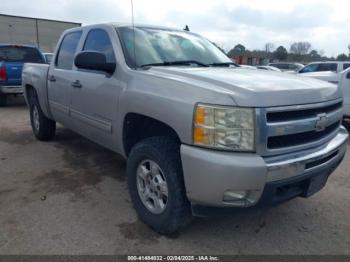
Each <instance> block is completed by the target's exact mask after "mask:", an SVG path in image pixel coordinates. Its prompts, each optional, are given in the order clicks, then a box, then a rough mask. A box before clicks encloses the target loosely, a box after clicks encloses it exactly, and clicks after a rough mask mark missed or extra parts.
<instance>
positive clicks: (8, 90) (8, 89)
mask: <svg viewBox="0 0 350 262" xmlns="http://www.w3.org/2000/svg"><path fill="white" fill-rule="evenodd" d="M0 93H2V94H7V95H12V94H23V89H22V86H0Z"/></svg>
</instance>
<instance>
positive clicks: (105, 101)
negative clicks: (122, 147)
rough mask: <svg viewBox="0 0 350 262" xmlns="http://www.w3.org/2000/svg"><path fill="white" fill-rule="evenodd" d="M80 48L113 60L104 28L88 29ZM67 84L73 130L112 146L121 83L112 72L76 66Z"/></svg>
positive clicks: (109, 60)
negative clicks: (70, 85) (70, 83)
mask: <svg viewBox="0 0 350 262" xmlns="http://www.w3.org/2000/svg"><path fill="white" fill-rule="evenodd" d="M82 50H83V51H97V52H102V53H104V54H105V55H106V58H107V62H111V63H112V62H113V63H115V60H116V59H115V53H114V50H113V46H112V44H111V40H110V37H109V35H108V33H107V31H105V30H104V29H100V28H96V29H91V30H90V31H89V32H88V35H87V37H86V40H85V43H84V45H83V48H82ZM72 80H73V84H72V87H71V106H70V114H71V118H72V120H73V124H74V129H75V130H76V131H77V132H79V133H81V134H82V135H84V136H86V137H88V138H89V139H91V140H93V141H95V142H97V143H99V144H102V145H104V146H106V147H109V148H112V145H113V144H114V143H113V137H114V138H115V136H113V131H114V128H113V125H114V123H115V120H116V118H117V110H118V108H117V105H118V97H119V93H120V91H121V86H120V85H119V84H118V83H119V81H118V79H117V78H116V74H111V75H109V74H106V73H104V72H96V71H92V70H82V69H77V71H75V74H74V79H72Z"/></svg>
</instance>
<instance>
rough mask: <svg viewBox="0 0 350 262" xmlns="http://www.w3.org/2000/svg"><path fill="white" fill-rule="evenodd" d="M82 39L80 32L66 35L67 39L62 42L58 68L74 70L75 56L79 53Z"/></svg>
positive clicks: (57, 60) (57, 63)
mask: <svg viewBox="0 0 350 262" xmlns="http://www.w3.org/2000/svg"><path fill="white" fill-rule="evenodd" d="M80 37H81V32H80V31H79V32H73V33H69V34H66V35H65V37H64V38H63V40H62V43H61V46H60V49H59V51H58V56H57V59H56V67H57V68H61V69H67V70H72V66H73V61H74V56H75V53H76V51H77V47H78V43H79V40H80Z"/></svg>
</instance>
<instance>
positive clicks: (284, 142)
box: [267, 122, 340, 149]
mask: <svg viewBox="0 0 350 262" xmlns="http://www.w3.org/2000/svg"><path fill="white" fill-rule="evenodd" d="M339 124H340V122H336V123H334V124H332V125H330V126H328V127H327V128H326V129H325V130H323V131H321V132H317V131H309V132H303V133H297V134H291V135H285V136H273V137H269V138H268V142H267V147H268V148H270V149H276V148H283V147H292V146H298V145H303V144H306V143H312V142H316V141H318V140H320V139H322V138H324V137H326V136H328V135H329V134H331V133H332V132H334V131H335V130H336V129H337V128H338V127H339Z"/></svg>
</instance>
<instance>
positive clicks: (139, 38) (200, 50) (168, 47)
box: [118, 27, 232, 67]
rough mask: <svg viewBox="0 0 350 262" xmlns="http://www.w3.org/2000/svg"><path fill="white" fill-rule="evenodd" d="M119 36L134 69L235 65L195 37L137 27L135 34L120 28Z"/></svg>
mask: <svg viewBox="0 0 350 262" xmlns="http://www.w3.org/2000/svg"><path fill="white" fill-rule="evenodd" d="M118 32H119V36H120V39H121V42H122V46H123V50H124V55H125V57H126V61H127V64H128V65H129V66H130V67H140V66H142V65H148V64H160V63H167V62H175V61H196V62H197V66H198V65H200V64H215V63H232V61H231V60H230V59H229V58H228V57H227V56H226V55H225V54H224V53H223V52H222V51H221V50H220V49H219V48H217V47H216V46H215V45H213V44H212V43H211V42H209V41H208V40H206V39H205V38H203V37H200V36H197V35H195V34H192V33H188V32H184V31H176V30H169V29H158V28H156V29H155V28H149V27H136V28H135V32H133V29H132V27H120V28H118ZM134 34H135V41H134ZM134 42H135V50H134ZM134 51H135V55H136V61H135V55H134Z"/></svg>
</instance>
